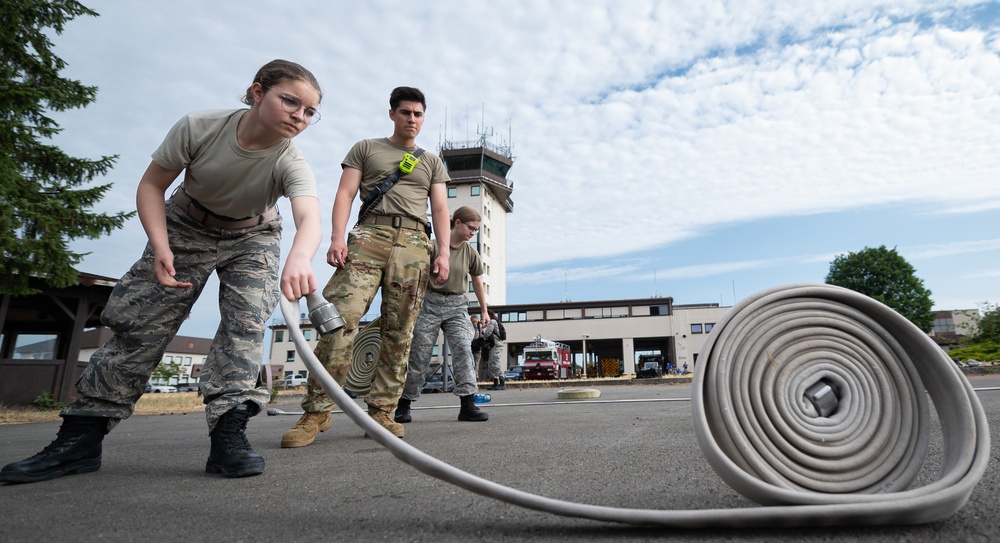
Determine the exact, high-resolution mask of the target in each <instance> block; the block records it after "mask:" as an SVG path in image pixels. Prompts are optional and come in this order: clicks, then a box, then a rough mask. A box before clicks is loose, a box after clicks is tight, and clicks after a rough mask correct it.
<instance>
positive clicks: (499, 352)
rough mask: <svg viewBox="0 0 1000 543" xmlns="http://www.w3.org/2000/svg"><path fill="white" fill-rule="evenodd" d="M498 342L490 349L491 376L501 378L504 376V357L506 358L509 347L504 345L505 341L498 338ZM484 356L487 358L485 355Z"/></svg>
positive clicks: (491, 377)
mask: <svg viewBox="0 0 1000 543" xmlns="http://www.w3.org/2000/svg"><path fill="white" fill-rule="evenodd" d="M495 341H496V344H494V345H493V348H492V349H490V351H489V352H490V354H489V370H490V373H489V376H488V377H489V378H490V379H499V378H501V377H503V372H504V370H503V367H502V366H501V362H502V359H503V358H504V354H505V351H506V350H507V348H506V347H505V346H504V343H503V341H501V340H500V339H496V340H495ZM483 358H486V357H485V356H484V357H483Z"/></svg>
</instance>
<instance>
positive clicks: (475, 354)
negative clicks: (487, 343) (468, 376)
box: [469, 314, 486, 380]
mask: <svg viewBox="0 0 1000 543" xmlns="http://www.w3.org/2000/svg"><path fill="white" fill-rule="evenodd" d="M469 321H470V322H471V323H472V365H473V367H475V368H476V378H477V379H479V380H483V379H485V378H486V377H485V375H484V374H483V368H482V366H481V362H480V360H481V359H480V357H481V356H482V354H483V326H482V324H481V323H480V322H479V315H476V314H472V315H470V316H469Z"/></svg>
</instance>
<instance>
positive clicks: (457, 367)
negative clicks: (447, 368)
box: [394, 206, 490, 424]
mask: <svg viewBox="0 0 1000 543" xmlns="http://www.w3.org/2000/svg"><path fill="white" fill-rule="evenodd" d="M481 221H482V216H480V215H479V212H478V211H476V210H474V209H472V208H471V207H469V206H462V207H460V208H458V209H456V210H455V215H454V218H453V219H452V223H451V234H450V236H449V238H450V243H449V245H450V246H451V256H450V257H449V260H450V262H449V270H448V273H449V277H448V280H447V281H445V282H443V283H440V284H432V285H430V292H428V293H427V297H426V298H424V304H423V306H422V307H421V309H420V317H419V318H418V319H417V326H416V329H415V330H414V331H413V348H412V349H411V350H410V363H409V364H410V368H409V371H408V373H407V376H406V386H405V387H404V389H403V396H402V398H400V400H399V405H398V407H397V409H396V415H395V417H394V420H395V421H396V422H398V423H401V424H405V423H407V422H410V421H411V420H412V416H411V414H410V403H411V402H415V401H417V398H419V397H420V391H421V389H422V388H424V383H425V380H426V375H427V369H428V367H429V366H430V363H431V353H432V352H433V349H434V344H435V343H437V339H438V335H439V333H440V331H441V330H444V335H445V339H446V340H447V341H448V346H449V347H450V348H451V354H452V357H451V364H452V368H453V370H454V375H455V390H454V391H453V392H454V394H455V395H456V396H458V398H459V400H460V401H461V408H460V409H459V411H458V420H460V421H473V422H481V421H485V420H489V418H490V417H489V415H488V414H487V413H486V412H485V411H481V410H480V409H479V408H478V407H476V406H475V402H474V400H473V396H474V395H475V394H476V392H478V391H479V387H478V386H477V385H476V369H475V363H474V362H473V360H472V337H473V333H474V330H473V327H472V323H471V322H469V298H468V297H467V295H466V291H467V290H468V288H469V287H468V286H467V285H468V282H469V279H468V278H470V277H471V283H472V290H473V291H474V292H475V293H476V301H478V302H479V311H480V315H481V317H482V319H483V320H484V321H486V322H489V320H490V316H489V313H488V312H489V308H488V307H487V305H486V289H485V287H484V286H483V278H482V275H483V273H484V272H485V271H486V267H485V266H484V265H483V261H482V259H481V258H480V257H479V253H478V252H476V249H474V248H473V247H472V246H471V245H469V243H468V241H469V240H470V239H472V238H473V236H475V235H476V232H478V231H479V226H480V224H481ZM442 359H443V357H442ZM445 363H447V361H446V362H445Z"/></svg>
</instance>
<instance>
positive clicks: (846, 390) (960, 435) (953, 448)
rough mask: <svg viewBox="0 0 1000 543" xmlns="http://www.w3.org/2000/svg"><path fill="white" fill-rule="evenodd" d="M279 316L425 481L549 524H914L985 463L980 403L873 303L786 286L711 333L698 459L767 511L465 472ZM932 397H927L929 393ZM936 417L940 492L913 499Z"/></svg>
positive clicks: (953, 371)
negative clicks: (344, 377)
mask: <svg viewBox="0 0 1000 543" xmlns="http://www.w3.org/2000/svg"><path fill="white" fill-rule="evenodd" d="M281 304H282V305H281V310H282V313H283V314H284V315H285V316H286V321H287V322H288V326H289V329H290V333H291V336H292V339H293V341H294V342H295V345H296V348H297V349H298V351H299V353H300V354H301V355H302V356H303V358H304V359H305V363H306V365H307V366H308V367H309V369H310V371H311V372H312V375H313V376H314V377H315V378H316V380H317V381H318V382H319V383H320V384H321V385H322V386H323V388H324V389H325V390H326V391H327V392H328V393H329V394H330V396H332V397H333V398H334V400H335V401H336V402H337V405H338V406H340V407H341V409H343V410H344V412H345V413H346V414H347V415H348V416H349V417H350V418H351V419H352V420H353V421H354V422H355V423H356V424H357V425H358V426H360V427H361V428H363V429H364V430H365V431H366V432H367V433H368V434H369V435H370V436H371V437H372V438H374V439H375V440H376V441H377V442H378V443H380V444H381V445H383V446H384V447H386V448H387V449H389V451H390V452H391V453H392V454H393V455H394V456H396V458H398V459H399V460H401V461H403V462H404V463H406V464H409V465H411V466H413V467H414V468H416V469H417V470H419V471H421V472H423V473H426V474H428V475H431V476H433V477H436V478H438V479H441V480H443V481H447V482H449V483H452V484H454V485H456V486H459V487H461V488H464V489H466V490H469V491H472V492H475V493H477V494H481V495H483V496H488V497H491V498H495V499H498V500H501V501H504V502H507V503H510V504H513V505H517V506H521V507H525V508H528V509H533V510H537V511H544V512H548V513H553V514H556V515H561V516H567V517H577V518H586V519H592V520H600V521H607V522H617V523H624V524H634V525H654V526H656V525H659V526H666V527H675V528H699V527H746V526H820V525H862V524H864V525H879V524H917V523H923V522H931V521H935V520H939V519H942V518H945V517H947V516H949V515H951V514H953V513H954V512H955V511H957V510H958V509H960V508H961V507H962V505H964V504H965V503H966V502H967V501H968V499H969V495H970V494H971V493H972V490H973V489H974V487H975V485H976V483H977V482H978V481H979V479H980V478H981V477H982V475H983V472H984V471H985V468H986V463H987V461H988V460H989V449H990V442H989V428H988V426H987V422H986V415H985V413H984V412H983V408H982V405H981V404H980V403H979V400H978V398H977V397H976V395H975V392H974V391H973V390H972V387H971V385H969V383H968V381H967V380H966V379H965V377H964V376H963V375H962V374H961V373H960V372H959V371H958V369H957V368H955V367H954V364H952V363H951V361H950V360H949V359H948V358H947V357H946V356H945V355H944V353H943V351H941V349H940V348H939V347H937V345H935V344H934V342H933V341H931V340H930V338H929V337H928V336H927V335H926V334H924V333H922V332H921V331H920V330H919V329H918V328H916V327H915V326H914V325H913V324H911V323H910V322H909V321H907V320H906V319H905V318H903V317H901V316H900V315H898V314H897V313H895V312H894V311H892V310H891V309H889V308H888V307H886V306H884V305H882V304H881V303H879V302H877V301H875V300H872V299H871V298H868V297H866V296H863V295H861V294H858V293H855V292H853V291H849V290H846V289H842V288H839V287H832V286H828V285H789V286H783V287H777V288H774V289H770V290H765V291H762V292H760V293H757V294H755V295H753V296H750V297H748V298H746V299H744V300H742V301H741V302H740V303H739V304H737V305H736V306H734V307H732V308H731V309H730V310H729V311H727V312H726V314H725V315H724V316H723V318H722V319H721V321H720V322H718V323H716V325H715V327H714V328H713V330H712V332H711V333H710V334H709V336H708V338H707V339H706V342H705V345H704V347H703V349H702V352H701V358H700V360H699V363H698V364H697V366H696V369H695V377H694V394H693V398H692V400H693V401H692V406H693V407H692V412H693V416H694V426H695V432H696V434H697V439H698V443H699V446H700V447H701V448H702V452H703V454H704V455H705V457H706V459H707V460H708V462H709V464H710V465H711V466H712V468H713V469H714V470H715V471H716V472H717V473H718V474H719V475H720V477H722V478H723V480H724V481H726V483H728V484H729V485H730V486H732V487H733V488H735V489H736V490H737V491H739V492H740V493H742V494H744V495H745V496H747V497H748V498H750V499H753V500H755V501H757V502H758V503H761V504H762V505H764V506H763V507H753V508H740V509H695V510H654V509H628V508H618V507H609V506H599V505H590V504H580V503H573V502H569V501H565V500H558V499H552V498H547V497H544V496H540V495H537V494H530V493H527V492H523V491H519V490H516V489H513V488H510V487H507V486H503V485H500V484H497V483H494V482H491V481H488V480H486V479H483V478H480V477H477V476H475V475H472V474H469V473H467V472H464V471H462V470H460V469H458V468H455V467H454V466H451V465H449V464H447V463H445V462H442V461H441V460H438V459H436V458H434V457H432V456H430V455H428V454H426V453H424V452H422V451H420V450H419V449H416V448H415V447H413V446H411V445H408V444H407V443H405V442H403V441H402V440H400V439H398V438H396V437H395V436H394V435H393V434H391V433H390V432H389V431H388V430H386V429H384V428H382V427H381V426H380V425H379V424H378V423H376V422H375V421H374V420H373V419H371V417H369V416H368V415H367V413H366V412H365V411H364V410H362V409H361V407H359V406H358V405H357V404H356V403H355V402H353V401H350V399H349V398H348V397H347V395H346V394H345V393H344V391H343V390H342V389H341V388H340V387H339V386H338V385H337V383H336V382H335V381H334V380H333V379H332V378H331V377H330V375H329V374H328V373H327V372H326V371H325V370H324V368H323V366H322V365H321V364H320V363H319V361H318V360H317V359H316V358H315V356H313V354H312V351H311V350H310V349H309V346H308V344H307V343H306V341H305V339H304V338H303V337H302V333H301V331H300V330H299V328H298V321H297V320H296V319H295V318H292V317H290V316H297V315H298V309H297V308H296V307H295V306H293V305H292V303H291V302H289V301H288V300H286V299H284V298H282V300H281ZM925 389H926V394H925V392H924V390H925ZM927 396H929V399H930V400H931V401H932V402H933V406H934V408H935V409H936V410H937V413H938V417H939V419H940V426H941V428H942V439H943V442H944V444H943V451H942V455H941V462H940V467H939V469H938V474H937V479H935V480H934V481H933V482H931V483H929V484H926V485H924V486H921V487H918V488H913V489H908V487H909V485H910V484H911V483H912V482H913V480H914V478H915V476H916V474H917V473H918V472H919V471H920V470H921V466H922V463H923V460H924V453H925V452H926V449H927V445H928V443H929V441H930V437H929V435H928V434H929V430H930V427H931V421H930V420H929V418H930V417H929V414H930V407H929V405H928V402H927Z"/></svg>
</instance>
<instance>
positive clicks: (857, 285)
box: [826, 245, 934, 332]
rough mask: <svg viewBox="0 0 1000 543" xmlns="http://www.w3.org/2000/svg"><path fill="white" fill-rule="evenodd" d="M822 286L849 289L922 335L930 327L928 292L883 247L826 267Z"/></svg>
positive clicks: (911, 271)
mask: <svg viewBox="0 0 1000 543" xmlns="http://www.w3.org/2000/svg"><path fill="white" fill-rule="evenodd" d="M826 283H827V284H830V285H837V286H840V287H844V288H849V289H851V290H854V291H856V292H860V293H861V294H864V295H866V296H868V297H870V298H874V299H876V300H878V301H880V302H882V303H884V304H885V305H887V306H889V307H891V308H892V309H894V310H896V312H897V313H899V314H900V315H902V316H904V317H906V318H907V319H908V320H909V321H910V322H912V323H913V324H915V325H916V326H917V327H918V328H920V329H921V330H923V331H924V332H929V331H930V330H931V328H932V327H933V326H934V312H933V311H931V308H932V307H933V305H934V302H932V301H931V291H930V290H927V289H926V288H924V282H923V280H921V279H919V278H917V276H916V275H915V274H914V269H913V266H911V265H910V263H909V262H907V261H906V259H904V258H903V257H902V256H900V255H899V253H897V252H896V249H895V248H893V249H886V248H885V245H883V246H881V247H879V248H877V249H872V248H869V247H866V248H865V249H864V250H862V251H859V252H856V253H848V254H846V255H837V257H836V258H834V259H833V262H832V263H830V272H829V273H828V274H827V275H826Z"/></svg>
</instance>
